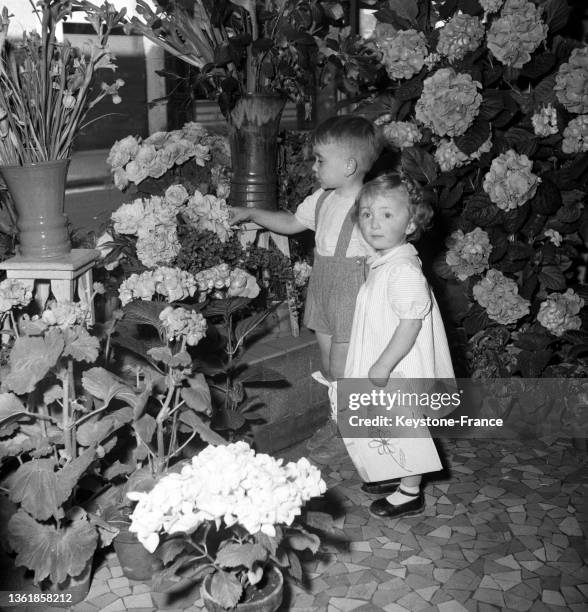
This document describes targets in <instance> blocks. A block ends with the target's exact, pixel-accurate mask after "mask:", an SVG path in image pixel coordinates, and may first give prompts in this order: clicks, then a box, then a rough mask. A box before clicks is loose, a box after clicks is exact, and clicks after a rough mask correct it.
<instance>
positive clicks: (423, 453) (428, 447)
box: [345, 173, 454, 517]
mask: <svg viewBox="0 0 588 612" xmlns="http://www.w3.org/2000/svg"><path fill="white" fill-rule="evenodd" d="M356 213H357V220H358V224H359V228H360V230H361V233H362V235H363V237H364V238H365V240H366V241H367V242H368V244H370V245H371V246H372V247H373V249H374V250H375V251H376V256H375V258H374V259H373V260H372V261H371V267H370V272H369V275H368V278H367V280H366V282H365V284H364V285H363V287H362V288H361V289H360V291H359V294H358V296H357V302H356V306H355V315H354V318H353V326H352V330H351V338H350V344H349V352H348V355H347V362H346V366H345V378H365V377H369V379H370V381H371V382H372V383H373V384H375V385H378V386H383V385H384V384H386V383H387V382H388V380H389V379H390V378H391V377H397V378H405V379H432V378H437V379H438V378H449V379H453V378H454V373H453V367H452V364H451V356H450V353H449V347H448V344H447V337H446V335H445V329H444V327H443V321H442V319H441V315H440V312H439V308H438V306H437V302H436V300H435V296H434V295H433V294H432V292H431V289H430V288H429V286H428V284H427V281H426V279H425V277H424V275H423V272H422V269H421V262H420V260H419V258H418V255H417V251H416V249H415V248H414V246H413V245H412V244H410V243H409V242H408V240H414V239H417V238H418V237H419V236H420V234H421V232H422V230H423V229H425V228H426V227H427V225H428V223H429V221H430V220H431V217H432V216H433V211H432V209H431V208H430V206H429V205H428V204H426V203H425V202H424V201H423V198H422V193H421V191H420V190H419V188H418V187H417V186H416V185H415V184H414V183H412V182H411V181H410V180H409V179H408V178H405V177H403V176H401V175H400V174H396V173H395V174H387V175H383V176H380V177H378V178H376V179H374V180H372V181H370V182H369V183H366V184H365V185H364V186H363V188H362V189H361V191H360V193H359V195H358V197H357V200H356ZM387 433H390V432H389V431H388V432H387ZM421 435H422V436H423V437H419V438H406V437H405V438H394V439H391V438H382V439H371V440H370V439H368V438H346V439H345V444H346V446H347V450H348V451H349V454H350V456H351V458H352V459H353V462H354V463H355V466H356V468H357V470H358V472H359V474H360V476H361V477H362V478H363V479H364V480H365V481H368V482H372V483H374V482H375V481H386V480H391V479H394V478H398V477H400V479H401V480H400V484H399V485H398V486H397V487H396V488H395V490H394V492H393V493H392V494H391V495H389V496H388V497H384V498H381V499H378V500H377V501H375V502H374V503H373V504H372V505H371V506H370V512H371V513H372V514H373V515H375V516H379V517H399V516H410V515H414V514H418V513H420V512H421V511H422V510H423V508H424V498H423V494H422V492H421V490H420V484H421V478H422V476H421V475H422V474H423V473H426V472H434V471H437V470H440V469H441V468H442V466H441V461H440V460H439V455H438V454H437V450H436V448H435V445H434V443H433V441H432V439H431V437H430V435H429V433H428V431H426V430H425V431H423V432H421ZM378 443H380V445H378ZM382 445H385V446H386V449H387V452H385V453H383V452H381V451H382V448H383V446H382ZM399 458H401V460H399ZM364 490H366V489H365V487H364ZM382 490H383V489H382Z"/></svg>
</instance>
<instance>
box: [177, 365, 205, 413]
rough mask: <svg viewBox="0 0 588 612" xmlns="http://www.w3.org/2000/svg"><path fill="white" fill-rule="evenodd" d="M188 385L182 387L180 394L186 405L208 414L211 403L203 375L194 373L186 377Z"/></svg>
mask: <svg viewBox="0 0 588 612" xmlns="http://www.w3.org/2000/svg"><path fill="white" fill-rule="evenodd" d="M188 384H189V387H182V390H181V396H182V399H183V400H184V401H185V402H186V405H187V406H188V407H189V408H191V409H192V410H195V411H196V412H203V413H204V414H210V413H211V412H212V403H211V398H210V388H209V386H208V384H207V383H206V379H205V378H204V375H203V374H201V373H198V374H195V375H194V376H191V377H190V378H188Z"/></svg>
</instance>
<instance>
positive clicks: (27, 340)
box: [3, 330, 64, 394]
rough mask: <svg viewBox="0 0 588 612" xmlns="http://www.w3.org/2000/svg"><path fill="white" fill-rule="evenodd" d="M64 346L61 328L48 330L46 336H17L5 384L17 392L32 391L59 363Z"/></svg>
mask: <svg viewBox="0 0 588 612" xmlns="http://www.w3.org/2000/svg"><path fill="white" fill-rule="evenodd" d="M63 346H64V342H63V336H62V335H61V333H60V332H59V330H55V331H54V332H48V333H47V334H46V335H45V337H44V338H40V337H27V336H21V337H20V338H17V339H16V342H15V343H14V346H13V347H12V351H11V352H10V362H9V365H10V371H9V373H8V375H7V376H6V377H5V379H4V381H3V384H4V385H5V386H6V388H7V389H8V390H9V391H14V392H15V393H17V394H23V393H30V392H31V391H33V390H34V389H35V385H36V384H37V383H38V382H39V381H40V380H42V379H43V378H44V377H45V376H46V375H47V373H48V372H49V370H50V369H51V368H52V367H53V366H54V365H55V364H56V363H57V360H58V359H59V357H60V356H61V353H62V351H63Z"/></svg>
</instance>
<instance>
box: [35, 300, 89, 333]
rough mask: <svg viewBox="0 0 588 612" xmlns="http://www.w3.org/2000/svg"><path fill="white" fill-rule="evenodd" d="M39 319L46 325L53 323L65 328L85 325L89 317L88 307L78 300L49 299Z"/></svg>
mask: <svg viewBox="0 0 588 612" xmlns="http://www.w3.org/2000/svg"><path fill="white" fill-rule="evenodd" d="M41 320H42V321H43V322H44V323H45V324H46V325H49V326H53V325H55V326H56V327H59V328H60V329H64V330H65V329H68V328H69V327H73V326H74V325H87V324H88V323H89V322H90V320H91V318H90V311H89V309H88V308H87V307H85V306H84V305H83V304H81V303H80V302H69V301H65V302H58V301H57V300H51V301H50V302H48V303H47V307H46V309H45V310H44V311H43V314H42V315H41Z"/></svg>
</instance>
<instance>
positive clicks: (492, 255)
mask: <svg viewBox="0 0 588 612" xmlns="http://www.w3.org/2000/svg"><path fill="white" fill-rule="evenodd" d="M570 13H571V10H570V7H569V6H568V4H567V1H566V0H548V1H547V2H532V1H529V0H480V2H479V3H478V2H458V3H457V6H456V3H455V2H453V1H451V0H445V1H443V0H442V1H440V2H429V1H427V0H407V1H406V2H402V3H400V2H378V3H376V13H375V16H376V18H377V20H378V24H377V26H376V28H375V30H374V32H375V34H374V40H373V44H374V47H375V48H376V49H379V50H380V54H381V56H380V57H381V62H382V64H383V65H384V67H385V68H386V69H387V74H388V77H389V81H388V82H387V83H386V84H385V86H384V87H383V88H382V90H381V91H380V93H379V94H378V96H376V97H375V98H374V99H371V100H369V101H366V102H364V103H362V104H360V105H359V108H358V110H359V111H360V112H364V113H365V114H368V113H369V116H375V118H376V124H378V125H380V129H381V131H382V136H383V138H384V140H385V142H386V143H387V146H388V147H390V148H392V149H397V150H398V151H399V156H400V163H401V166H402V169H403V171H404V172H406V173H407V174H409V175H410V176H412V177H413V178H414V179H415V180H417V181H418V182H420V183H421V184H422V185H423V186H425V187H426V189H427V191H428V192H429V195H430V197H431V201H432V202H433V204H434V207H435V212H436V219H437V228H438V231H437V233H436V234H434V235H433V236H434V239H432V240H429V241H428V243H427V245H428V247H429V249H428V250H429V252H431V253H432V254H433V255H432V256H433V257H434V259H435V261H434V265H433V269H434V271H435V274H436V275H437V276H438V277H439V278H440V279H442V282H438V283H437V292H438V294H439V296H440V302H441V303H442V305H443V307H444V308H445V309H446V311H447V312H446V314H447V316H448V317H449V320H451V321H453V322H454V326H453V327H451V326H450V327H449V329H450V332H451V335H452V336H453V337H454V352H455V356H458V355H459V356H461V357H462V359H461V362H462V363H463V364H467V365H464V366H463V368H462V369H463V370H464V371H463V374H464V375H475V376H512V375H522V376H550V375H551V376H560V375H566V376H569V375H581V373H582V372H585V371H587V369H586V364H585V363H584V361H586V360H585V358H584V357H583V355H585V354H588V334H587V333H586V331H584V325H585V323H584V321H585V320H586V313H585V312H584V310H583V308H584V302H585V298H586V291H585V290H584V285H583V284H582V282H583V276H582V274H583V273H582V268H583V263H584V262H583V256H585V255H586V246H585V245H586V243H588V211H587V210H586V209H585V206H584V202H585V201H586V195H587V193H588V119H587V117H588V45H586V44H584V43H582V42H580V41H578V40H573V39H570V38H566V24H567V21H568V18H569V15H570ZM412 48H414V55H413V56H411V55H410V51H411V49H412ZM391 51H393V55H391ZM409 57H410V58H412V60H413V65H410V64H408V63H407V61H406V59H405V58H409ZM570 291H571V292H572V293H570ZM574 296H575V297H574ZM455 326H456V327H457V329H456V330H455V333H454V328H455ZM584 351H586V353H585V352H584ZM578 356H579V357H578ZM457 361H459V360H457ZM587 363H588V362H587ZM496 364H499V365H498V366H497V365H496ZM574 373H575V374H574Z"/></svg>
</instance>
